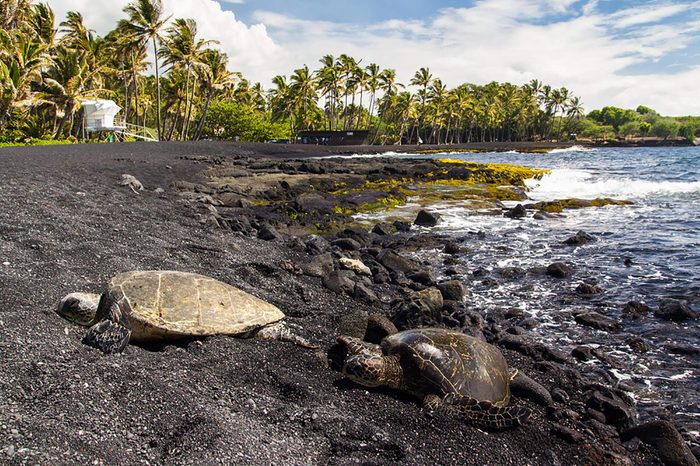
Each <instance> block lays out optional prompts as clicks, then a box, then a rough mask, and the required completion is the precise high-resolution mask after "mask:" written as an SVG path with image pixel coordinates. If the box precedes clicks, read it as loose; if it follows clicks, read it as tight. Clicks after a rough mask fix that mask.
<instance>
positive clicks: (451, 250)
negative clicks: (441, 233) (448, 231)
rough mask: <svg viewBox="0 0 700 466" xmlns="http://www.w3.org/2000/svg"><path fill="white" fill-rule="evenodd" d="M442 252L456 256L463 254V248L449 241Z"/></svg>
mask: <svg viewBox="0 0 700 466" xmlns="http://www.w3.org/2000/svg"><path fill="white" fill-rule="evenodd" d="M442 252H444V253H445V254H450V255H452V256H454V255H455V254H459V253H460V252H462V247H461V246H460V245H459V243H458V242H456V241H448V242H447V243H445V249H443V251H442Z"/></svg>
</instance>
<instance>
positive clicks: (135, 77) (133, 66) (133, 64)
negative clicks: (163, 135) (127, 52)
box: [131, 52, 160, 139]
mask: <svg viewBox="0 0 700 466" xmlns="http://www.w3.org/2000/svg"><path fill="white" fill-rule="evenodd" d="M131 70H132V75H133V81H134V115H135V116H136V121H135V122H134V123H136V126H139V80H138V75H137V74H136V60H135V59H134V52H131ZM144 126H145V125H144ZM158 139H160V137H159V138H158Z"/></svg>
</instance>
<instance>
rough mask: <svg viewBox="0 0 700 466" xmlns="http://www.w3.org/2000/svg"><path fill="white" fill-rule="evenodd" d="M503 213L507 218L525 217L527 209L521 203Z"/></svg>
mask: <svg viewBox="0 0 700 466" xmlns="http://www.w3.org/2000/svg"><path fill="white" fill-rule="evenodd" d="M503 215H504V216H506V217H508V218H525V217H527V209H526V208H525V206H523V205H522V204H518V205H516V206H515V207H513V208H512V209H509V210H508V211H506V213H504V214H503Z"/></svg>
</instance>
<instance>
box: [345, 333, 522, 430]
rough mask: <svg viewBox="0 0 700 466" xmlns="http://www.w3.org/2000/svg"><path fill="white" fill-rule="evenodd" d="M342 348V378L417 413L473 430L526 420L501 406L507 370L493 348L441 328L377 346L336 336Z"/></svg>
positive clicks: (504, 400) (400, 335)
mask: <svg viewBox="0 0 700 466" xmlns="http://www.w3.org/2000/svg"><path fill="white" fill-rule="evenodd" d="M338 342H339V343H340V344H341V345H343V346H345V347H346V348H347V353H348V356H347V357H346V359H345V362H344V365H343V373H344V374H345V375H346V376H347V377H348V378H349V379H351V380H352V381H354V382H356V383H358V384H361V385H364V386H368V387H378V386H382V385H383V386H388V387H391V388H394V389H398V390H401V391H404V392H407V393H409V394H411V395H413V396H415V397H417V398H418V399H420V400H422V402H423V407H424V408H427V409H429V410H432V411H440V412H445V413H452V414H457V415H459V416H460V417H461V418H462V419H464V421H465V422H467V423H468V424H470V425H474V426H476V427H481V428H486V429H491V430H501V429H507V428H511V427H515V426H518V425H520V424H522V423H524V422H525V421H527V419H528V418H529V416H530V411H529V410H528V409H526V408H518V407H512V406H507V405H508V401H509V399H510V381H511V380H512V378H514V377H515V375H516V373H517V371H513V372H512V373H511V372H510V371H509V369H508V365H507V363H506V360H505V358H504V357H503V354H501V352H500V351H499V350H498V349H497V348H496V347H494V346H492V345H490V344H488V343H486V342H484V341H482V340H479V339H477V338H474V337H471V336H468V335H465V334H463V333H461V332H457V331H452V330H447V329H442V328H420V329H413V330H405V331H403V332H398V333H395V334H393V335H388V336H386V337H384V339H383V340H382V341H381V345H376V344H373V343H368V342H366V341H363V340H360V339H359V338H354V337H349V336H340V337H338Z"/></svg>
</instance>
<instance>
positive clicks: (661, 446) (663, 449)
mask: <svg viewBox="0 0 700 466" xmlns="http://www.w3.org/2000/svg"><path fill="white" fill-rule="evenodd" d="M634 437H637V438H638V439H639V440H641V441H642V442H644V443H646V444H648V445H651V446H652V447H653V448H654V450H655V451H656V454H657V455H659V458H660V459H661V461H662V462H663V464H665V465H667V466H692V465H697V464H698V460H697V459H695V457H694V456H693V452H692V451H690V448H689V447H688V445H686V443H685V442H684V441H683V437H682V436H681V434H680V433H678V430H676V428H675V427H674V426H673V424H671V423H670V422H668V421H653V422H647V423H646V424H641V425H638V426H636V427H633V428H631V429H629V430H626V431H624V432H622V434H621V435H620V439H621V440H622V441H623V442H627V441H629V440H631V439H633V438H634Z"/></svg>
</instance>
